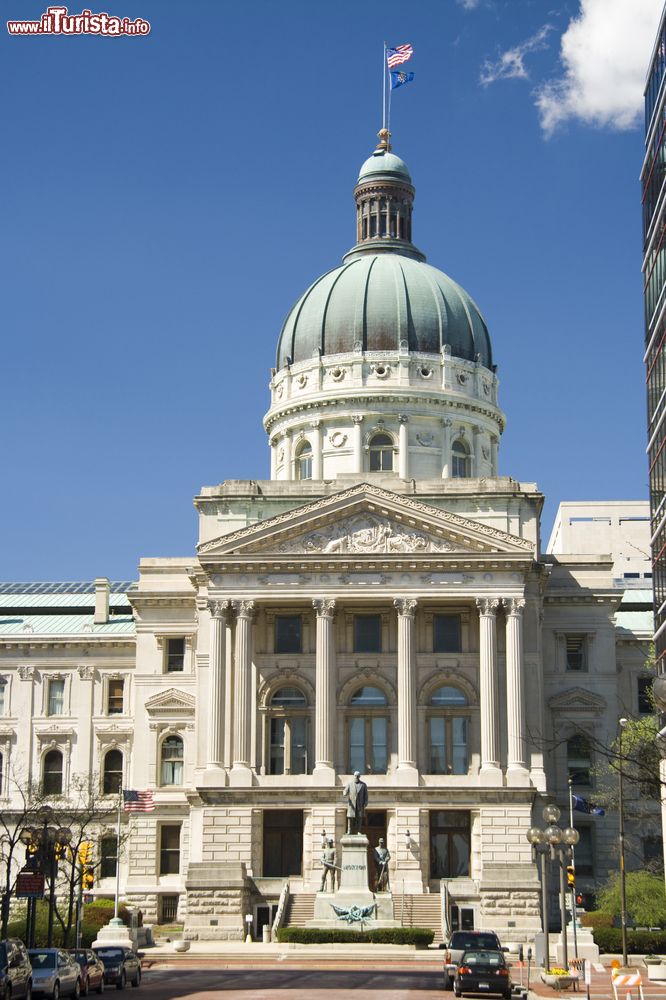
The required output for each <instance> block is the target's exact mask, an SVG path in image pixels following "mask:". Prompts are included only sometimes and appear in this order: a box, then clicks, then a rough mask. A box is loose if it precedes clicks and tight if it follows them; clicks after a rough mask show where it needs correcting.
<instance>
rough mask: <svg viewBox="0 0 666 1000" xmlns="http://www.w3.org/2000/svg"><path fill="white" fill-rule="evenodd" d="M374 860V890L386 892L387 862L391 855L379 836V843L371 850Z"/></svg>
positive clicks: (387, 881)
mask: <svg viewBox="0 0 666 1000" xmlns="http://www.w3.org/2000/svg"><path fill="white" fill-rule="evenodd" d="M372 853H373V856H374V861H375V868H376V869H377V879H376V882H375V892H388V891H389V870H388V864H389V861H390V860H391V855H390V853H389V849H388V847H386V846H385V844H384V841H383V840H382V838H381V837H380V838H379V843H378V844H377V846H376V847H375V849H374V851H373V852H372Z"/></svg>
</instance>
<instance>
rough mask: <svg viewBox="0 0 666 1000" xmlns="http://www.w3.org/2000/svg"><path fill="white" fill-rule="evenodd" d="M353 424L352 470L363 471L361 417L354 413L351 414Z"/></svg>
mask: <svg viewBox="0 0 666 1000" xmlns="http://www.w3.org/2000/svg"><path fill="white" fill-rule="evenodd" d="M352 423H353V425H354V437H353V443H354V472H363V427H362V426H361V425H362V423H363V417H362V416H361V414H358V413H355V414H354V415H353V416H352Z"/></svg>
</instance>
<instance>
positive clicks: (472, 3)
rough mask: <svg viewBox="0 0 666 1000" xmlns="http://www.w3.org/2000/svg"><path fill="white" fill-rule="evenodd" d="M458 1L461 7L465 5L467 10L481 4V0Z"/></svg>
mask: <svg viewBox="0 0 666 1000" xmlns="http://www.w3.org/2000/svg"><path fill="white" fill-rule="evenodd" d="M458 3H459V4H460V6H461V7H464V8H465V10H474V9H475V7H478V6H479V4H480V3H481V0H458Z"/></svg>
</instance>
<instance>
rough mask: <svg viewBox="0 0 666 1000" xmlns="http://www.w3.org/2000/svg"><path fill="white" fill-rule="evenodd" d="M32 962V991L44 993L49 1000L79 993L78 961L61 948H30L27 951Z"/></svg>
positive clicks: (75, 995)
mask: <svg viewBox="0 0 666 1000" xmlns="http://www.w3.org/2000/svg"><path fill="white" fill-rule="evenodd" d="M28 955H29V956H30V962H31V964H32V991H33V993H44V994H45V995H46V996H48V997H51V1000H60V997H61V996H67V995H69V996H72V997H75V998H76V1000H78V998H79V996H80V995H81V969H80V967H79V963H78V962H75V961H74V959H73V958H72V956H71V955H70V954H69V953H68V952H66V951H63V949H62V948H31V949H30V950H29V952H28Z"/></svg>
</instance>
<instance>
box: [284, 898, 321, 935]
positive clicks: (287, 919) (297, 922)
mask: <svg viewBox="0 0 666 1000" xmlns="http://www.w3.org/2000/svg"><path fill="white" fill-rule="evenodd" d="M314 903H315V894H314V892H295V893H293V894H292V895H290V896H289V899H288V900H287V911H286V913H285V916H284V921H283V924H282V926H283V927H305V925H306V924H307V923H308V921H310V920H314Z"/></svg>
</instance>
